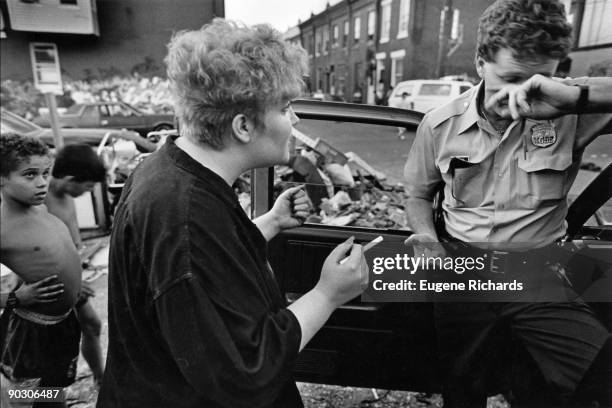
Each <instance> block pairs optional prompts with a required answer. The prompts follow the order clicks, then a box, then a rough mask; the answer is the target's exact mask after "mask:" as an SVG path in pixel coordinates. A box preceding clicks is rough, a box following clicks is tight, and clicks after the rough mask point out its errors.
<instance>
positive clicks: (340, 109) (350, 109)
mask: <svg viewBox="0 0 612 408" xmlns="http://www.w3.org/2000/svg"><path fill="white" fill-rule="evenodd" d="M291 107H292V108H293V111H294V112H295V114H296V115H297V116H298V117H299V118H300V119H319V120H339V121H346V122H362V123H372V124H380V125H392V126H403V127H414V129H416V128H417V126H418V125H419V123H420V122H421V119H422V118H423V116H424V114H423V113H421V112H416V111H411V110H407V109H400V108H390V107H388V106H380V105H364V104H357V103H348V102H329V101H319V100H311V99H296V100H294V101H292V102H291Z"/></svg>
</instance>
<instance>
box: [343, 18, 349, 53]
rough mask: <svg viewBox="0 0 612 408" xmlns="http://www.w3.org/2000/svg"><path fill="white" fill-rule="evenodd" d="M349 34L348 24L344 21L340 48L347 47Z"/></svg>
mask: <svg viewBox="0 0 612 408" xmlns="http://www.w3.org/2000/svg"><path fill="white" fill-rule="evenodd" d="M349 33H350V28H349V22H348V20H346V21H345V22H344V34H343V35H342V46H343V47H346V46H347V45H348V37H349Z"/></svg>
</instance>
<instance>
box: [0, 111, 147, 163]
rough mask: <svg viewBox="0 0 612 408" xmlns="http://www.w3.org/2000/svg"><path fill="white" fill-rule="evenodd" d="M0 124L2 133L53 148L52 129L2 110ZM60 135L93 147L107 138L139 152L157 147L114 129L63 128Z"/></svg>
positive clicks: (131, 132) (72, 141) (127, 131)
mask: <svg viewBox="0 0 612 408" xmlns="http://www.w3.org/2000/svg"><path fill="white" fill-rule="evenodd" d="M0 123H1V124H2V128H1V131H2V133H4V132H16V133H19V134H22V135H25V136H33V137H38V138H40V139H41V140H43V141H44V142H45V143H47V144H48V145H49V146H53V145H54V144H55V142H54V141H53V130H52V129H50V128H43V127H40V126H38V125H37V124H35V123H33V122H30V121H29V120H27V119H24V118H22V117H21V116H19V115H16V114H14V113H12V112H9V111H7V110H6V109H4V108H1V115H0ZM60 134H61V135H62V137H63V139H64V143H66V144H70V143H87V144H90V145H92V146H98V145H99V144H100V143H101V142H102V141H103V140H104V139H105V137H106V139H107V140H108V141H110V140H109V139H111V138H112V137H118V138H121V139H125V140H130V141H132V142H134V143H135V144H136V145H137V146H138V148H139V150H141V151H147V152H152V151H155V149H156V147H157V146H156V145H155V143H152V142H150V141H148V140H146V139H145V138H143V137H142V136H140V135H139V134H138V133H137V132H133V131H130V130H113V129H102V128H85V127H82V128H81V127H80V128H74V129H73V128H61V129H60Z"/></svg>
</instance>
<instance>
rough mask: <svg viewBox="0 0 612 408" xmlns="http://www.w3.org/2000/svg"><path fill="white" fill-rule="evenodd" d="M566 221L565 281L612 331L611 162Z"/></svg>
mask: <svg viewBox="0 0 612 408" xmlns="http://www.w3.org/2000/svg"><path fill="white" fill-rule="evenodd" d="M566 221H567V237H566V243H565V244H564V246H565V247H567V250H568V251H571V253H572V254H573V256H572V258H570V260H569V262H568V266H567V268H566V269H567V275H568V279H569V280H570V281H571V283H572V285H573V287H574V289H575V290H576V292H577V293H578V294H579V295H581V296H582V297H583V299H584V300H585V301H586V302H587V303H589V305H590V306H591V308H592V309H593V310H594V311H595V313H596V314H597V315H598V316H599V318H600V320H601V321H602V322H603V323H604V325H605V326H606V327H607V329H608V330H609V331H612V163H610V164H608V165H607V166H606V167H605V168H604V169H603V170H602V171H601V172H599V173H598V175H597V176H596V177H595V178H594V179H593V180H592V181H591V182H590V183H589V185H588V186H586V188H584V190H582V192H581V193H580V195H579V196H578V197H576V199H575V200H574V201H573V202H572V204H571V206H570V208H569V210H568V214H567V217H566Z"/></svg>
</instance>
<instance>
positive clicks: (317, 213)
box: [275, 120, 414, 229]
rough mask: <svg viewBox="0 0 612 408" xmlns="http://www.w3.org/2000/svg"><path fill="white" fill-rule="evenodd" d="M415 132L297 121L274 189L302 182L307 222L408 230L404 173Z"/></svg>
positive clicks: (276, 170)
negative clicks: (287, 157)
mask: <svg viewBox="0 0 612 408" xmlns="http://www.w3.org/2000/svg"><path fill="white" fill-rule="evenodd" d="M413 139H414V132H413V131H407V130H406V129H404V128H401V129H398V128H397V127H395V126H383V125H373V124H363V123H351V122H342V121H322V120H301V121H300V122H299V123H298V124H297V125H296V127H295V130H294V138H293V139H292V147H291V158H290V161H289V164H287V165H283V166H276V167H275V178H276V182H275V192H276V193H279V192H280V191H283V190H284V189H286V188H288V187H290V186H294V185H300V184H304V185H305V186H306V187H305V190H306V192H307V194H308V196H309V198H310V200H311V202H312V204H313V208H314V211H313V213H312V215H311V216H310V217H309V218H308V219H307V220H306V222H307V223H311V224H326V225H341V226H354V227H367V228H383V229H407V228H408V226H407V223H406V217H405V212H404V201H405V198H406V197H405V194H404V187H403V185H402V184H401V181H402V177H403V176H402V173H403V168H404V164H405V161H406V157H407V155H408V151H409V150H410V146H411V144H412V140H413Z"/></svg>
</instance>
